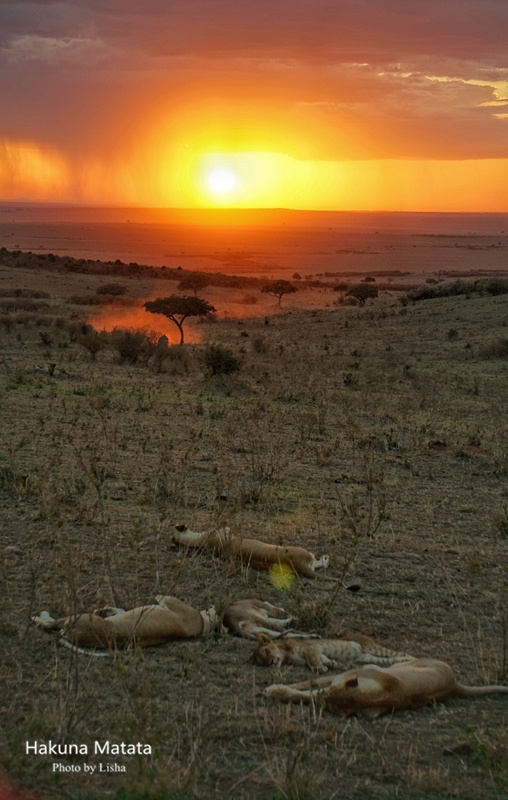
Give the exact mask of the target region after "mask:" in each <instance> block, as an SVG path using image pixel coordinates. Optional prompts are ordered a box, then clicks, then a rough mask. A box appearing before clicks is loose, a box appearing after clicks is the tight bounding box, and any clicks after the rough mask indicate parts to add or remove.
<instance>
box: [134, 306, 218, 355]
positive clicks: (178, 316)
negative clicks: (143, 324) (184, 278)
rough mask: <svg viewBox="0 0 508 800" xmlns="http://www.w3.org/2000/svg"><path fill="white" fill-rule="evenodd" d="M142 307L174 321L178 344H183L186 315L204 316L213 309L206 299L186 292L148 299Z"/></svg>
mask: <svg viewBox="0 0 508 800" xmlns="http://www.w3.org/2000/svg"><path fill="white" fill-rule="evenodd" d="M144 307H145V309H146V310H147V311H149V312H150V314H162V316H163V317H167V318H168V319H170V320H171V322H174V323H175V325H176V327H177V328H178V330H179V331H180V344H183V323H184V321H185V320H186V319H187V317H205V316H206V315H207V314H211V313H212V312H213V311H215V308H214V307H213V306H212V305H210V303H207V302H206V300H203V299H202V298H201V297H192V296H191V295H187V294H184V295H179V294H172V295H171V296H170V297H158V298H157V299H156V300H148V301H147V302H146V303H145V306H144Z"/></svg>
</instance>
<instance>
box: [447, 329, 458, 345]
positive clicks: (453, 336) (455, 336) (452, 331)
mask: <svg viewBox="0 0 508 800" xmlns="http://www.w3.org/2000/svg"><path fill="white" fill-rule="evenodd" d="M446 337H447V339H449V341H450V342H453V341H455V339H458V338H459V332H458V331H456V330H455V328H450V330H449V331H448V333H447V334H446Z"/></svg>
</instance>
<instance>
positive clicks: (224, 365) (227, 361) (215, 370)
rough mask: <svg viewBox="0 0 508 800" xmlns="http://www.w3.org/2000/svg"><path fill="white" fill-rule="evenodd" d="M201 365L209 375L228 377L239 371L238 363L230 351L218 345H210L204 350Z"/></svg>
mask: <svg viewBox="0 0 508 800" xmlns="http://www.w3.org/2000/svg"><path fill="white" fill-rule="evenodd" d="M203 364H204V365H205V367H206V368H207V370H208V371H209V372H210V374H211V375H230V374H231V373H232V372H238V370H239V369H240V362H239V361H238V359H237V358H236V357H235V355H234V354H233V353H232V352H231V350H228V348H227V347H222V346H221V345H218V344H211V345H209V346H208V347H207V348H206V350H205V352H204V353H203Z"/></svg>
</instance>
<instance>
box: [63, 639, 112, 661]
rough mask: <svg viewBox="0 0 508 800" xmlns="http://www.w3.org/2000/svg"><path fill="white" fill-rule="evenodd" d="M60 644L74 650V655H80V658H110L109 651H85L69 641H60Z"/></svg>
mask: <svg viewBox="0 0 508 800" xmlns="http://www.w3.org/2000/svg"><path fill="white" fill-rule="evenodd" d="M58 644H61V645H62V646H63V647H68V648H69V650H72V652H73V653H79V655H80V656H94V657H95V658H109V650H106V651H105V650H85V649H83V648H82V647H78V646H77V645H76V644H72V642H69V641H68V640H67V639H63V638H62V639H59V641H58Z"/></svg>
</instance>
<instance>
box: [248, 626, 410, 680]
mask: <svg viewBox="0 0 508 800" xmlns="http://www.w3.org/2000/svg"><path fill="white" fill-rule="evenodd" d="M409 660H413V656H409V655H407V653H397V652H395V651H394V650H389V649H388V648H386V647H382V646H381V645H379V644H377V643H376V642H375V641H374V640H373V639H369V637H368V636H361V635H358V636H355V637H351V638H349V637H348V638H343V639H305V640H303V639H282V640H279V641H277V642H274V641H271V640H270V639H268V638H267V637H266V636H265V635H264V634H263V633H260V634H259V635H258V637H257V647H256V649H255V650H254V652H253V654H252V656H251V661H252V663H253V664H258V665H260V666H265V667H269V666H276V667H280V666H282V664H295V665H298V666H302V665H303V666H308V667H309V668H310V669H315V670H321V671H323V672H326V671H327V670H328V669H329V668H330V667H331V668H332V669H336V668H337V667H338V666H340V665H342V666H349V665H351V664H378V665H379V666H381V667H388V666H390V664H395V663H397V662H400V661H409Z"/></svg>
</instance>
